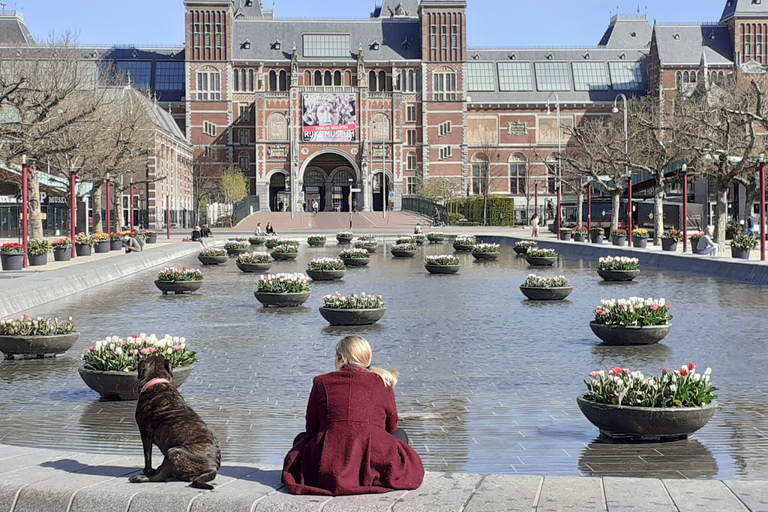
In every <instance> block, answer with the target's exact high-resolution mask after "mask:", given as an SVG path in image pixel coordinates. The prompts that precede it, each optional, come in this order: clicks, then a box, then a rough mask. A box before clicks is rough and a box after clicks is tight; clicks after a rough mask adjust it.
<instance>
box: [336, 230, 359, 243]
mask: <svg viewBox="0 0 768 512" xmlns="http://www.w3.org/2000/svg"><path fill="white" fill-rule="evenodd" d="M354 237H355V235H354V234H352V232H351V231H339V232H338V233H336V240H337V241H338V242H339V243H340V244H348V243H349V242H351V241H352V239H353V238H354Z"/></svg>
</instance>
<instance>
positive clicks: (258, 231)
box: [254, 222, 264, 236]
mask: <svg viewBox="0 0 768 512" xmlns="http://www.w3.org/2000/svg"><path fill="white" fill-rule="evenodd" d="M254 234H255V235H256V236H261V235H263V234H264V230H263V229H261V222H257V223H256V231H254Z"/></svg>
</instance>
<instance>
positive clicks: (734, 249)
mask: <svg viewBox="0 0 768 512" xmlns="http://www.w3.org/2000/svg"><path fill="white" fill-rule="evenodd" d="M755 247H757V238H755V237H753V236H749V235H736V236H734V237H733V240H731V257H733V258H740V259H744V260H748V259H749V251H751V250H752V249H754V248H755Z"/></svg>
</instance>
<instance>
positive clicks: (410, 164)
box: [405, 151, 417, 171]
mask: <svg viewBox="0 0 768 512" xmlns="http://www.w3.org/2000/svg"><path fill="white" fill-rule="evenodd" d="M416 163H417V160H416V153H414V152H413V151H409V152H408V155H407V156H406V157H405V168H406V170H407V171H415V170H416Z"/></svg>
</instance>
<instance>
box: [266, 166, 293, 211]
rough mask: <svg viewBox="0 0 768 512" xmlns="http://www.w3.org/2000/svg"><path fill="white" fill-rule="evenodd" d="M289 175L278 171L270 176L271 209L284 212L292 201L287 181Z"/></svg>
mask: <svg viewBox="0 0 768 512" xmlns="http://www.w3.org/2000/svg"><path fill="white" fill-rule="evenodd" d="M286 177H287V175H286V174H284V173H282V172H276V173H275V174H273V175H272V177H271V178H269V210H270V211H273V212H284V211H286V208H287V206H288V205H290V204H291V202H290V192H291V191H290V189H289V188H288V185H287V183H286Z"/></svg>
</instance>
